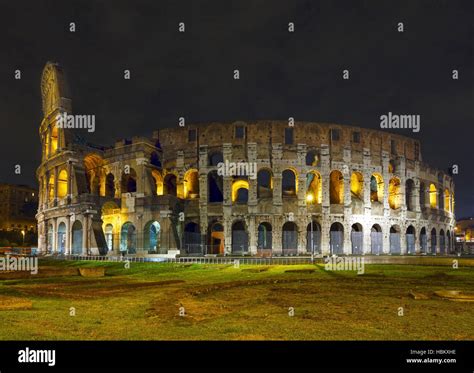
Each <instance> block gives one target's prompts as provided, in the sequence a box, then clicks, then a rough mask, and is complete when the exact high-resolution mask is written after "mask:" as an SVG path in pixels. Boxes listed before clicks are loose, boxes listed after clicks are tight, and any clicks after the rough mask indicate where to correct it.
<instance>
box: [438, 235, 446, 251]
mask: <svg viewBox="0 0 474 373" xmlns="http://www.w3.org/2000/svg"><path fill="white" fill-rule="evenodd" d="M439 253H440V254H441V255H444V254H446V237H445V236H444V230H442V229H441V230H440V231H439Z"/></svg>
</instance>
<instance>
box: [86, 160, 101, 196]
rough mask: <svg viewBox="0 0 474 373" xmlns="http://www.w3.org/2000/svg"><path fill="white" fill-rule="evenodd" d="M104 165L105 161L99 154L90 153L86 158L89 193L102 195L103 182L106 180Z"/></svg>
mask: <svg viewBox="0 0 474 373" xmlns="http://www.w3.org/2000/svg"><path fill="white" fill-rule="evenodd" d="M103 165H104V161H103V159H102V157H101V156H100V155H98V154H95V153H89V154H87V155H86V156H85V157H84V169H85V174H86V181H87V191H88V193H91V194H95V195H101V181H103V179H105V175H103V174H104V170H103Z"/></svg>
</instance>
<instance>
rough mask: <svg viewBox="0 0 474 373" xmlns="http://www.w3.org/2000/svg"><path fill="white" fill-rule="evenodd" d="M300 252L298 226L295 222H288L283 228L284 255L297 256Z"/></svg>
mask: <svg viewBox="0 0 474 373" xmlns="http://www.w3.org/2000/svg"><path fill="white" fill-rule="evenodd" d="M297 252H298V226H297V225H296V223H295V222H293V221H287V222H286V223H285V224H283V227H282V253H283V255H296V254H297Z"/></svg>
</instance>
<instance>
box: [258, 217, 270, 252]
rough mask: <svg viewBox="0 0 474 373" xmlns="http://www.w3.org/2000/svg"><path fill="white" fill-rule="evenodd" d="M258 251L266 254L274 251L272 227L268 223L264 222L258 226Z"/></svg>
mask: <svg viewBox="0 0 474 373" xmlns="http://www.w3.org/2000/svg"><path fill="white" fill-rule="evenodd" d="M257 231H258V237H257V250H258V251H259V252H260V253H262V254H265V252H267V251H268V252H271V250H272V238H273V235H272V225H271V224H270V223H268V222H262V223H260V224H259V225H258V229H257Z"/></svg>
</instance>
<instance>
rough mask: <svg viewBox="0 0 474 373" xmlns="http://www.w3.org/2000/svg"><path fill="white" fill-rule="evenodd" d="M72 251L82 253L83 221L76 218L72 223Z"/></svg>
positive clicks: (77, 253) (76, 253)
mask: <svg viewBox="0 0 474 373" xmlns="http://www.w3.org/2000/svg"><path fill="white" fill-rule="evenodd" d="M71 231H72V253H73V254H75V255H81V254H82V223H81V222H80V221H79V220H76V221H75V222H74V224H73V225H72V229H71Z"/></svg>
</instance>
